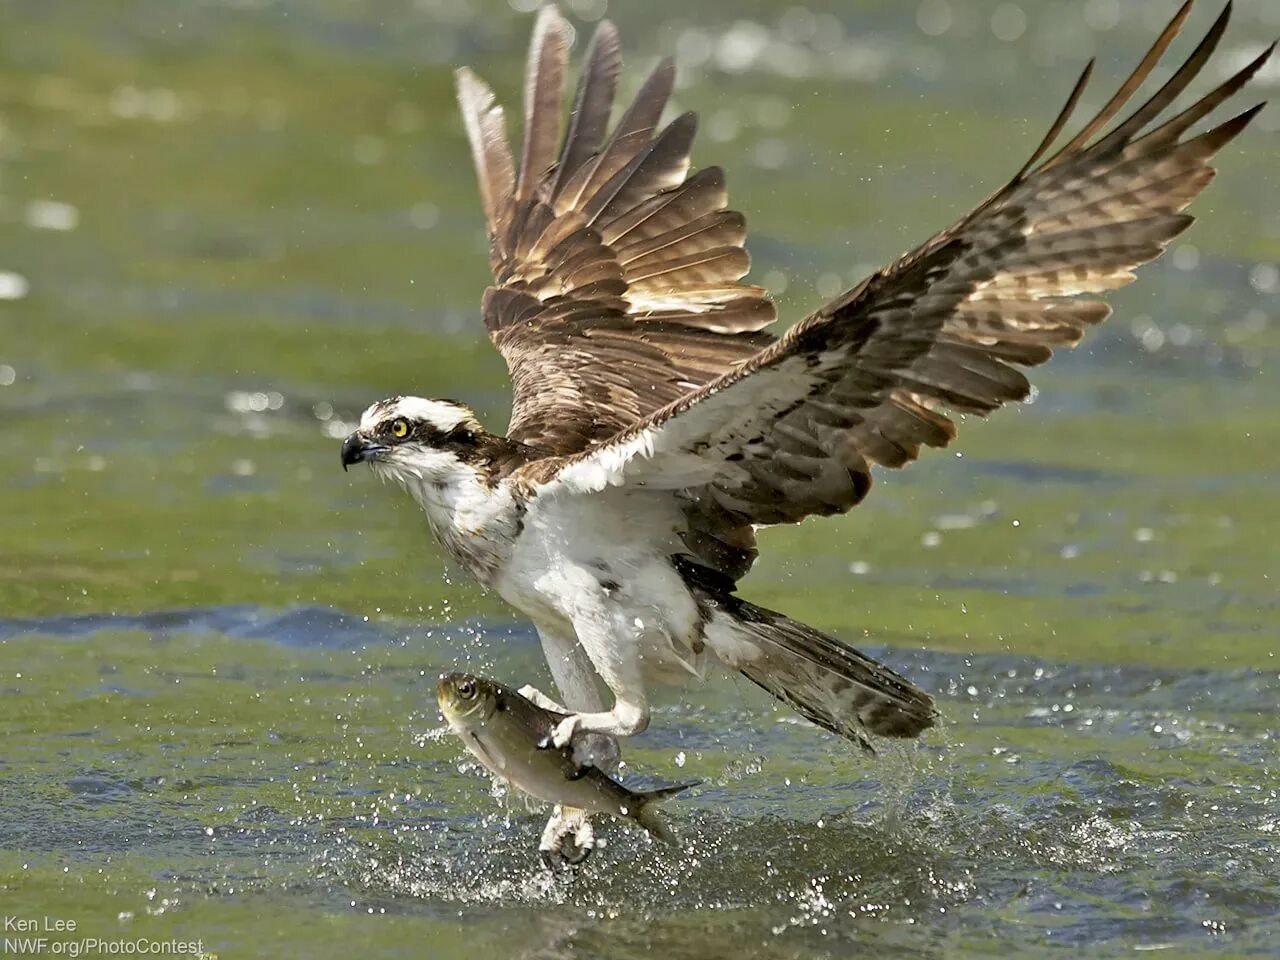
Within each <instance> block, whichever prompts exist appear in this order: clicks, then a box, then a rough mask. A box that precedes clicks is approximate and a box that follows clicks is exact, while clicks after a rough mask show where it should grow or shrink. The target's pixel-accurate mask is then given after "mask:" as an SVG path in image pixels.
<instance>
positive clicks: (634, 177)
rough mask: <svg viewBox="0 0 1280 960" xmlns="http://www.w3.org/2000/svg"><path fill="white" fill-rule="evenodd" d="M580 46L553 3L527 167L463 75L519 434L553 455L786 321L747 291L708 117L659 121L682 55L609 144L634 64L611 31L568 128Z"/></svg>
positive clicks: (598, 47) (531, 73)
mask: <svg viewBox="0 0 1280 960" xmlns="http://www.w3.org/2000/svg"><path fill="white" fill-rule="evenodd" d="M568 47H569V27H568V25H567V24H566V23H565V21H564V20H563V19H562V18H561V17H560V15H559V13H557V12H556V11H555V10H554V8H545V9H544V10H543V11H542V13H541V14H540V15H539V18H538V21H537V26H536V27H535V29H534V35H533V42H532V46H531V49H530V53H529V66H528V72H527V75H526V82H525V105H524V106H525V133H524V144H523V149H522V152H521V159H520V166H519V170H518V171H517V170H516V168H515V164H514V160H513V157H512V153H511V149H510V146H509V145H508V142H507V137H506V132H505V129H504V121H503V116H502V110H501V108H499V107H497V106H495V103H494V97H493V94H492V92H491V91H490V90H489V88H488V87H487V86H485V84H484V83H483V82H482V81H480V80H479V79H478V78H476V77H475V76H474V75H473V74H472V73H471V72H470V71H468V70H461V71H459V73H458V100H459V104H460V106H461V108H462V114H463V118H464V122H465V125H466V129H467V134H468V138H469V140H470V142H471V147H472V153H473V157H474V159H475V165H476V171H477V174H478V176H479V180H480V195H481V200H482V204H483V207H484V213H485V220H486V223H487V224H488V230H489V238H490V261H491V266H492V268H493V275H494V279H495V284H494V286H492V287H490V288H489V290H488V291H487V292H486V294H485V297H484V319H485V325H486V327H487V328H488V331H489V336H490V337H491V339H492V340H493V342H494V344H495V345H496V346H497V348H498V350H499V351H500V352H501V353H502V355H503V357H504V358H505V359H506V361H507V366H508V369H509V370H510V372H511V378H512V382H513V390H514V403H513V408H512V417H511V424H510V426H509V429H508V432H509V434H510V435H511V437H512V438H513V439H515V440H519V441H521V442H522V443H525V444H527V445H528V446H529V447H531V448H532V449H533V450H534V451H535V452H537V453H538V454H541V455H551V454H569V453H573V452H576V451H580V450H582V449H584V448H586V447H588V446H589V445H591V444H593V443H597V442H599V441H601V440H603V439H605V438H608V437H610V436H612V435H613V434H615V433H617V432H618V431H619V430H622V429H624V428H625V427H627V426H629V425H631V424H633V423H635V422H636V421H638V420H640V419H642V418H644V417H646V416H648V415H649V414H651V413H652V412H653V411H655V410H658V409H660V408H662V407H663V406H665V405H667V404H669V403H671V402H672V401H674V400H676V399H677V398H679V397H681V396H684V395H686V394H688V393H690V392H691V391H692V390H694V389H696V388H698V387H700V386H702V385H703V384H705V383H708V382H710V381H711V380H714V379H715V378H716V377H718V376H721V375H722V374H724V373H725V372H727V371H729V370H732V369H735V368H736V367H737V366H738V365H740V364H742V363H743V362H745V361H746V360H747V359H748V358H750V357H752V356H754V355H755V354H756V353H757V352H758V351H759V350H761V349H762V348H764V347H766V346H767V345H768V344H770V343H771V342H773V338H772V337H770V336H769V335H767V334H764V333H761V332H759V331H760V330H761V328H762V327H764V326H766V325H768V324H769V323H771V322H772V321H773V320H774V318H775V311H774V307H773V304H772V302H771V301H770V300H769V299H768V297H767V295H766V294H765V292H764V291H763V290H762V289H761V288H759V287H754V286H750V285H747V284H743V283H740V282H739V280H740V279H741V277H742V276H743V275H744V274H746V272H747V269H748V266H749V261H748V258H747V253H746V251H745V249H744V248H743V243H744V240H745V238H746V224H745V221H744V219H743V217H742V215H741V214H739V213H736V212H734V211H732V210H728V209H726V205H727V202H728V199H727V194H726V192H725V186H724V177H723V175H722V173H721V172H720V171H719V170H718V169H714V168H711V169H707V170H703V171H701V172H699V173H696V174H694V175H693V176H689V175H688V172H689V151H690V148H691V146H692V142H693V135H694V130H695V127H696V122H695V118H694V116H693V114H685V115H684V116H681V117H678V118H677V119H676V120H674V121H673V122H672V123H671V124H670V125H668V126H667V127H665V128H663V129H661V130H659V129H658V121H659V119H660V116H661V113H662V111H663V108H664V107H665V106H666V103H667V100H668V98H669V97H670V94H671V88H672V82H673V79H674V71H673V67H672V64H671V62H670V61H669V60H665V61H663V62H662V63H660V64H659V65H658V67H657V68H656V69H655V70H654V71H653V73H652V74H651V75H650V76H649V78H648V80H647V81H646V82H645V83H644V85H643V86H642V87H641V89H640V91H639V93H638V94H637V95H636V98H635V100H634V102H633V103H632V104H631V106H630V107H629V108H628V109H627V110H626V111H625V112H624V113H623V115H622V117H621V119H620V120H619V121H618V123H617V124H616V126H614V127H613V131H612V133H611V134H610V133H609V132H608V130H609V120H610V114H611V111H612V107H613V99H614V93H615V89H616V86H617V78H618V71H619V69H620V65H621V59H620V56H619V48H618V37H617V32H616V30H615V29H614V27H613V26H612V24H610V23H608V22H604V23H602V24H601V25H600V27H599V28H598V29H597V30H596V33H595V36H594V38H593V39H592V41H591V44H590V47H589V48H588V51H587V53H586V57H585V65H584V67H583V71H582V76H581V79H580V82H579V84H578V91H577V94H576V96H575V98H574V102H573V108H572V111H571V113H570V117H569V123H568V127H567V130H565V131H564V133H563V135H562V133H561V130H562V127H563V124H562V122H561V120H562V117H561V114H562V101H563V93H564V85H565V76H566V73H567V69H568Z"/></svg>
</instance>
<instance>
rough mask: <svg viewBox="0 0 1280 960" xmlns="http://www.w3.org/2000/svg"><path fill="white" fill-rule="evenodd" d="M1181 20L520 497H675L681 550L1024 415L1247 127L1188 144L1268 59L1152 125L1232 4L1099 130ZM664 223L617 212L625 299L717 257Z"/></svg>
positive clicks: (796, 512) (782, 518) (844, 494)
mask: <svg viewBox="0 0 1280 960" xmlns="http://www.w3.org/2000/svg"><path fill="white" fill-rule="evenodd" d="M1190 8H1191V3H1190V2H1188V3H1186V4H1185V5H1184V6H1183V7H1182V8H1181V9H1180V10H1179V11H1178V13H1177V14H1176V15H1175V16H1174V18H1173V20H1172V21H1171V22H1170V24H1169V26H1168V27H1167V28H1166V29H1165V30H1164V31H1163V32H1162V33H1161V34H1160V36H1159V37H1158V38H1157V39H1156V42H1155V43H1154V44H1153V45H1152V47H1151V50H1150V51H1149V52H1148V53H1147V55H1146V56H1145V57H1143V59H1142V60H1141V62H1140V63H1139V64H1138V66H1137V68H1136V69H1135V70H1134V72H1133V73H1132V74H1131V75H1130V76H1129V78H1128V79H1126V80H1125V81H1124V83H1122V84H1121V86H1120V88H1119V90H1118V91H1117V92H1116V94H1115V95H1114V96H1112V97H1111V98H1110V99H1109V100H1108V101H1107V102H1106V104H1105V105H1104V106H1103V107H1102V109H1101V110H1099V111H1098V113H1097V114H1096V115H1095V116H1094V117H1093V118H1091V119H1089V120H1088V121H1086V122H1085V124H1084V126H1083V127H1082V128H1081V129H1080V131H1079V132H1078V133H1076V134H1075V135H1074V136H1072V137H1071V138H1069V139H1068V140H1067V142H1066V143H1065V144H1064V145H1063V146H1062V147H1061V148H1059V149H1058V150H1056V152H1053V153H1050V151H1051V150H1052V147H1053V143H1054V141H1055V140H1056V139H1057V138H1058V136H1059V135H1060V134H1061V133H1062V131H1063V129H1064V128H1065V126H1066V123H1067V122H1068V118H1069V117H1070V115H1071V113H1072V111H1073V109H1074V108H1075V106H1076V105H1077V104H1078V102H1079V100H1080V98H1081V95H1082V93H1083V91H1084V88H1085V84H1086V83H1087V81H1088V79H1089V76H1090V74H1091V67H1092V64H1090V66H1089V67H1086V69H1085V71H1084V72H1083V73H1082V74H1081V77H1080V79H1079V80H1078V81H1077V82H1076V84H1075V86H1074V87H1073V88H1072V91H1071V94H1070V96H1069V97H1068V100H1067V104H1066V106H1065V107H1064V108H1063V109H1062V111H1061V112H1060V113H1059V114H1058V117H1057V118H1056V119H1055V121H1054V123H1053V125H1052V127H1051V129H1050V131H1049V134H1048V135H1047V136H1046V137H1045V138H1044V139H1043V140H1042V141H1041V143H1040V144H1039V146H1038V147H1037V148H1036V150H1035V151H1034V152H1033V154H1032V156H1031V159H1030V160H1029V161H1028V162H1027V163H1026V164H1025V165H1024V166H1023V168H1022V169H1021V170H1020V171H1019V172H1018V173H1017V174H1016V175H1015V176H1014V178H1013V179H1012V180H1011V181H1010V182H1009V183H1008V184H1006V185H1005V186H1004V187H1003V188H1002V189H1000V190H999V191H997V192H996V193H995V194H993V195H992V196H991V197H990V198H988V199H987V200H986V201H984V202H983V203H982V204H980V205H979V206H978V207H976V208H975V209H974V210H972V211H970V212H969V213H968V214H966V215H965V216H964V217H962V218H961V219H960V220H958V221H957V222H956V223H955V224H954V225H953V226H952V227H950V228H948V229H946V230H944V231H942V232H940V233H939V234H937V235H935V236H934V237H932V238H931V239H930V240H928V241H926V242H925V243H924V244H922V245H921V246H920V247H918V248H916V249H915V250H913V251H911V252H909V253H907V254H905V255H904V256H903V257H901V258H899V259H898V260H897V261H896V262H895V263H893V264H891V265H890V266H888V267H887V268H885V269H884V270H882V271H880V272H878V273H876V274H874V275H873V276H871V277H869V278H868V279H867V280H865V281H863V282H862V283H861V284H859V285H858V286H856V287H854V288H853V289H851V290H849V291H847V292H846V293H844V294H842V295H841V296H840V297H837V298H836V299H835V300H833V301H832V302H831V303H828V304H827V305H826V306H824V307H822V308H821V309H820V310H818V311H817V312H816V313H814V314H812V315H811V316H809V317H807V318H806V319H804V320H802V321H801V322H800V323H798V324H796V325H795V326H794V327H793V328H792V329H791V330H789V331H788V332H787V333H786V335H784V336H783V337H782V338H780V339H779V340H777V341H775V342H773V343H771V344H769V345H768V346H766V347H765V348H764V349H763V350H761V352H760V353H759V354H757V355H756V356H754V357H751V358H750V359H749V360H748V361H746V362H745V363H743V364H741V365H740V366H738V367H737V368H736V369H734V370H733V371H731V372H729V373H726V374H723V375H721V376H719V377H718V378H717V379H715V380H713V381H711V382H709V383H706V384H705V385H704V386H702V387H700V388H699V389H698V390H696V391H694V392H692V393H690V394H688V395H686V396H682V397H680V398H678V399H677V400H675V401H673V402H672V403H670V404H669V405H668V406H666V407H665V408H663V409H661V410H658V411H656V412H654V413H652V414H650V415H648V416H647V417H646V418H645V419H644V420H642V421H640V422H639V423H637V424H635V425H633V426H631V427H629V428H627V429H625V430H623V431H620V432H619V433H618V434H616V435H615V436H613V437H611V438H610V439H608V440H607V441H605V442H603V443H601V444H600V445H599V446H598V447H596V448H595V449H593V450H588V451H584V452H582V453H579V454H576V455H574V456H570V457H564V458H560V459H559V460H558V461H557V462H555V463H550V462H547V463H542V464H536V465H530V467H529V468H526V469H525V470H524V471H523V479H524V481H525V482H529V483H533V484H534V485H535V487H536V486H537V485H539V484H552V485H557V484H558V485H563V486H565V487H567V488H569V489H572V490H575V491H577V492H579V493H590V492H592V491H595V490H599V489H602V488H604V487H606V486H609V485H617V484H630V483H640V484H644V485H646V486H647V487H649V488H657V489H672V490H676V491H678V492H679V493H680V495H681V496H683V497H685V498H686V499H687V500H688V501H689V502H690V503H692V504H694V505H696V506H697V510H695V511H693V512H692V513H691V517H692V518H694V519H697V520H698V522H696V523H695V522H694V520H693V519H691V522H690V536H691V537H695V536H696V538H697V539H698V542H699V543H701V542H704V541H705V540H706V539H707V537H708V535H709V534H713V533H714V530H715V529H717V527H719V528H723V529H741V527H742V525H744V524H748V523H750V524H769V523H781V522H793V521H796V520H799V519H801V518H803V517H805V516H808V515H811V514H828V513H836V512H839V511H842V510H847V509H849V508H850V507H852V506H853V505H855V504H857V503H858V502H859V501H861V499H862V498H863V497H864V496H865V494H866V492H867V490H868V489H869V487H870V483H871V478H870V469H871V467H872V466H873V465H877V464H878V465H881V466H887V467H901V466H904V465H905V464H907V463H909V462H911V461H912V460H914V459H916V458H917V457H918V456H919V454H920V451H921V450H922V449H923V448H926V447H943V446H946V445H947V444H948V443H949V442H950V441H951V440H952V439H953V438H954V436H955V433H956V431H955V425H954V423H953V422H952V421H951V419H950V418H949V417H948V416H947V415H946V414H947V411H951V412H960V413H974V414H979V415H985V414H988V413H990V412H991V411H993V410H995V409H997V408H998V407H1000V406H1002V405H1004V404H1006V403H1010V402H1015V401H1018V400H1022V399H1025V398H1026V396H1027V395H1028V392H1029V390H1030V384H1029V382H1028V381H1027V379H1026V376H1025V375H1024V374H1023V372H1022V370H1021V368H1022V367H1029V366H1034V365H1036V364H1039V363H1043V362H1045V361H1046V360H1047V359H1048V358H1049V357H1050V356H1051V354H1052V351H1053V348H1054V347H1060V346H1072V345H1074V344H1075V343H1076V342H1078V341H1079V340H1080V338H1081V337H1082V336H1083V335H1084V332H1085V330H1086V329H1087V328H1089V327H1091V326H1093V325H1095V324H1097V323H1099V322H1101V321H1102V320H1104V319H1105V318H1106V317H1107V315H1108V313H1109V308H1108V307H1107V305H1106V304H1105V303H1104V302H1102V301H1101V300H1098V299H1095V298H1093V296H1092V295H1095V294H1098V293H1102V292H1105V291H1107V290H1110V289H1113V288H1115V287H1118V286H1122V285H1124V284H1126V283H1128V282H1130V281H1131V280H1132V279H1133V271H1134V269H1135V268H1137V267H1139V266H1141V265H1142V264H1144V263H1146V262H1148V261H1150V260H1152V259H1154V258H1155V257H1157V256H1159V255H1160V253H1161V252H1162V251H1163V250H1164V248H1165V246H1166V245H1167V244H1168V243H1169V242H1170V241H1171V240H1172V239H1173V238H1174V237H1176V236H1177V235H1178V234H1180V233H1181V232H1182V231H1183V230H1185V229H1186V228H1187V227H1188V226H1189V225H1190V224H1191V222H1192V218H1191V217H1190V216H1188V215H1187V214H1185V213H1183V212H1182V211H1183V210H1184V208H1185V207H1186V206H1187V205H1188V204H1189V203H1190V202H1191V201H1192V200H1193V199H1194V198H1195V197H1196V196H1197V195H1198V194H1199V193H1200V191H1202V190H1203V189H1204V188H1205V187H1206V186H1207V185H1208V184H1209V182H1210V180H1212V178H1213V168H1212V167H1211V166H1210V165H1209V161H1210V160H1211V159H1212V158H1213V157H1214V155H1215V154H1216V153H1217V152H1218V151H1219V150H1221V149H1222V148H1223V147H1224V146H1225V145H1226V144H1228V143H1229V142H1231V140H1232V139H1234V138H1235V137H1236V136H1238V135H1239V134H1240V133H1241V132H1242V131H1243V130H1244V129H1245V127H1246V126H1248V124H1249V122H1250V121H1251V120H1252V119H1253V117H1254V116H1255V115H1256V114H1257V112H1258V110H1259V109H1261V106H1262V105H1261V104H1260V105H1258V106H1255V107H1252V108H1250V109H1249V110H1246V111H1244V112H1243V113H1240V114H1238V115H1237V116H1235V117H1232V118H1231V119H1229V120H1227V121H1225V122H1223V123H1220V124H1218V125H1217V126H1214V127H1212V128H1211V129H1209V130H1208V131H1206V132H1204V133H1201V134H1198V135H1194V136H1191V137H1189V138H1186V139H1184V135H1185V134H1187V132H1188V131H1189V130H1190V129H1191V127H1192V126H1193V125H1194V124H1195V123H1196V122H1197V121H1199V120H1201V119H1203V118H1204V117H1206V116H1208V114H1209V113H1210V112H1211V111H1212V110H1213V109H1214V108H1216V107H1218V106H1220V105H1221V104H1222V103H1224V102H1225V101H1226V100H1227V99H1228V98H1229V97H1230V96H1231V95H1232V94H1234V93H1236V92H1238V91H1239V90H1240V89H1241V88H1242V87H1243V86H1244V85H1245V84H1246V83H1247V82H1248V80H1249V79H1250V78H1251V77H1253V76H1254V75H1255V74H1256V73H1257V72H1258V70H1259V69H1260V68H1261V67H1262V65H1263V64H1264V63H1265V62H1266V59H1267V57H1268V56H1269V55H1270V53H1271V51H1272V49H1273V48H1274V45H1273V46H1272V47H1270V48H1268V49H1267V51H1265V52H1264V53H1263V54H1262V55H1261V56H1259V57H1257V58H1255V59H1254V60H1252V61H1251V62H1250V63H1248V64H1247V65H1246V66H1245V67H1244V68H1243V69H1241V70H1239V71H1237V72H1236V73H1235V74H1234V75H1232V76H1231V77H1230V78H1228V79H1227V80H1226V81H1225V82H1224V83H1222V84H1220V85H1219V86H1217V87H1215V88H1214V89H1213V90H1212V91H1211V92H1209V93H1208V94H1206V95H1205V96H1203V97H1202V98H1201V99H1199V100H1198V101H1196V102H1195V103H1194V104H1192V105H1191V106H1190V107H1188V108H1186V109H1185V110H1183V111H1182V112H1180V113H1178V114H1177V115H1175V116H1173V117H1172V118H1171V119H1166V120H1164V121H1163V122H1161V117H1162V115H1163V114H1164V112H1165V111H1166V110H1167V109H1168V108H1169V107H1170V106H1171V104H1172V103H1173V102H1174V101H1175V100H1176V98H1177V97H1178V96H1179V95H1180V94H1181V93H1182V92H1183V91H1184V90H1185V89H1186V87H1187V86H1188V85H1189V84H1190V83H1191V82H1192V81H1193V80H1194V79H1195V78H1196V76H1197V75H1198V74H1199V73H1200V72H1201V71H1202V70H1203V68H1204V66H1205V64H1206V62H1207V61H1208V60H1209V57H1210V55H1211V54H1212V53H1213V51H1214V49H1215V48H1216V47H1217V46H1218V44H1219V42H1220V40H1221V38H1222V36H1223V34H1224V32H1225V30H1226V28H1227V23H1228V20H1229V17H1230V5H1229V4H1228V6H1227V8H1226V9H1224V10H1223V12H1222V14H1221V15H1220V16H1219V17H1218V18H1217V19H1216V20H1215V21H1214V23H1213V25H1212V26H1211V27H1210V28H1209V30H1208V32H1207V34H1206V35H1205V37H1204V38H1203V39H1202V40H1201V41H1200V43H1199V44H1198V45H1197V46H1196V48H1195V50H1194V51H1193V52H1192V53H1191V54H1190V56H1189V57H1188V58H1187V60H1186V61H1185V62H1184V63H1183V64H1182V65H1181V66H1180V67H1179V68H1178V69H1177V70H1175V71H1174V72H1173V73H1172V75H1171V76H1170V77H1169V79H1168V80H1166V81H1165V82H1164V83H1163V84H1162V85H1161V86H1160V88H1159V89H1158V90H1157V91H1156V92H1155V93H1154V94H1153V95H1152V96H1151V97H1150V98H1149V99H1147V100H1146V101H1144V102H1143V103H1142V104H1141V105H1140V106H1138V107H1137V108H1136V109H1135V110H1134V111H1133V112H1132V113H1131V114H1130V115H1129V116H1128V117H1127V118H1126V119H1124V120H1123V121H1121V122H1119V123H1118V124H1116V125H1115V126H1114V127H1112V128H1111V129H1109V130H1108V125H1109V124H1110V123H1111V121H1112V120H1113V119H1114V118H1115V117H1116V116H1117V115H1119V113H1120V111H1121V110H1123V109H1124V108H1125V106H1126V104H1127V103H1128V102H1129V101H1130V100H1131V99H1132V98H1133V96H1134V95H1135V94H1136V92H1137V91H1138V89H1139V88H1140V87H1141V86H1142V84H1143V81H1144V80H1146V79H1147V77H1148V76H1149V75H1150V74H1151V72H1152V71H1153V69H1154V68H1155V66H1156V65H1157V63H1158V62H1159V60H1160V59H1161V57H1162V56H1163V55H1164V53H1165V52H1166V51H1167V49H1168V47H1169V46H1170V44H1171V43H1172V42H1173V39H1174V37H1175V36H1176V34H1177V32H1178V30H1179V28H1180V27H1181V26H1182V25H1183V23H1184V22H1185V21H1186V19H1187V17H1188V15H1189V13H1190ZM1153 124H1155V126H1154V127H1153V126H1152V125H1153ZM1149 128H1150V129H1149ZM1046 157H1047V159H1045V158H1046ZM691 182H692V181H689V182H687V183H686V185H685V187H686V189H687V188H688V186H689V183H691ZM709 182H711V181H710V180H709ZM665 202H666V203H667V204H674V203H677V202H680V201H679V200H678V199H677V198H676V197H674V196H673V197H672V198H670V199H668V200H667V201H665ZM660 212H661V210H660V208H658V207H657V206H656V205H655V209H654V210H653V212H652V213H650V212H649V211H644V213H641V212H639V210H637V211H633V212H632V214H631V215H630V218H629V222H628V223H627V229H628V230H629V231H632V230H634V231H640V232H642V235H643V239H635V240H631V239H629V241H628V243H627V245H626V246H624V247H623V248H622V249H624V250H628V251H632V250H634V251H636V255H635V256H634V258H631V257H630V256H629V255H628V256H627V257H626V258H624V265H625V268H626V270H627V271H628V277H627V279H628V283H629V284H631V286H632V287H633V288H635V287H637V286H641V285H642V284H643V283H644V281H645V278H647V277H653V276H662V275H663V272H662V271H665V272H668V273H671V274H673V275H679V274H680V273H681V272H682V271H684V270H695V269H704V267H705V268H710V269H715V265H716V263H717V259H718V257H719V256H720V250H718V249H717V248H715V247H711V246H710V245H708V246H707V247H706V248H705V249H703V248H702V247H701V245H699V247H698V249H696V250H694V251H691V252H689V253H686V252H685V251H684V249H683V248H682V247H681V246H680V245H681V244H682V243H685V242H686V241H687V240H689V239H695V240H697V239H704V238H707V237H713V236H717V234H716V230H717V229H727V228H728V224H730V223H731V221H729V220H727V219H722V220H717V219H715V218H711V219H707V220H705V221H698V220H694V221H688V222H686V223H684V224H683V228H684V232H676V233H671V232H670V229H671V228H669V227H667V226H666V225H665V224H664V225H663V229H660V230H657V231H652V232H648V233H643V226H644V224H646V223H647V222H648V220H649V219H653V218H656V217H658V216H659V215H660ZM700 216H705V214H700ZM668 237H669V239H668ZM729 247H730V248H732V244H730V245H729ZM638 265H643V266H642V267H640V266H638ZM733 266H734V269H736V268H737V264H734V265H733ZM725 267H726V269H727V267H728V265H727V264H726V265H725ZM709 518H711V519H709ZM747 562H748V563H749V559H748V560H747ZM719 569H721V570H726V569H728V568H726V567H725V566H723V565H722V566H721V567H719ZM731 575H736V574H732V573H731Z"/></svg>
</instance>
